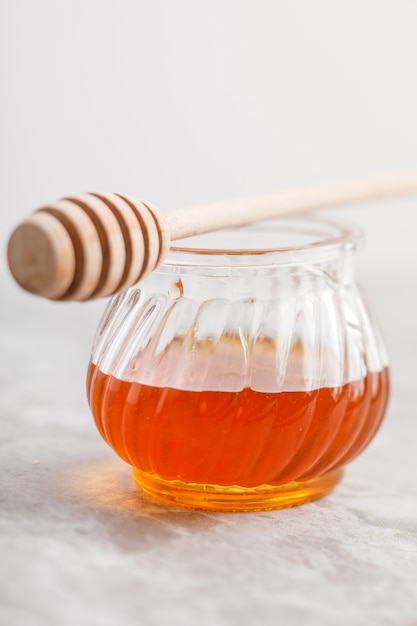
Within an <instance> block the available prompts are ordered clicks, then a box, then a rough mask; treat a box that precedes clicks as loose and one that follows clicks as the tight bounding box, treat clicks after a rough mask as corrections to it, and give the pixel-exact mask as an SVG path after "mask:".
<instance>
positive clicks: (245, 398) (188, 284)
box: [87, 217, 389, 511]
mask: <svg viewBox="0 0 417 626" xmlns="http://www.w3.org/2000/svg"><path fill="white" fill-rule="evenodd" d="M361 240H362V236H361V233H359V232H358V231H357V230H356V229H355V228H353V229H352V228H347V227H344V226H341V225H338V224H335V223H332V222H329V221H327V220H323V219H319V218H317V217H309V218H305V217H296V218H288V219H279V220H274V221H270V222H263V223H256V224H253V225H251V226H248V227H244V228H239V229H235V230H228V231H223V232H221V233H213V234H210V235H204V236H203V237H200V238H198V241H192V240H187V247H183V246H181V247H179V246H177V247H173V248H171V251H170V253H169V255H168V258H167V259H166V261H165V262H164V263H163V264H162V265H161V266H160V267H159V268H158V269H157V270H155V271H154V272H153V273H152V274H150V275H149V276H148V277H147V278H146V279H144V280H143V281H142V282H141V283H139V284H138V285H137V286H135V287H133V288H131V289H129V290H128V291H126V292H125V293H122V294H119V295H117V296H115V297H113V298H112V299H111V301H110V302H109V304H108V306H107V309H106V311H105V313H104V316H103V318H102V321H101V323H100V326H99V328H98V331H97V335H96V338H95V342H94V346H93V350H92V355H91V362H90V365H89V370H88V380H87V390H88V398H89V402H90V406H91V410H92V413H93V416H94V419H95V422H96V425H97V428H98V430H99V432H100V434H101V435H102V437H103V438H104V440H105V441H106V442H107V443H108V444H109V445H110V446H111V447H112V448H113V449H114V450H115V452H116V453H117V454H118V455H119V456H120V457H121V458H122V459H124V460H125V461H126V462H127V463H129V464H130V465H131V466H133V476H134V478H135V480H136V481H137V483H138V484H139V485H140V487H141V488H142V489H143V490H144V491H145V492H146V493H148V494H150V495H151V496H153V497H155V498H157V499H159V500H162V501H164V502H166V503H170V504H174V505H177V506H183V507H192V508H199V509H210V510H224V511H250V510H265V509H275V508H281V507H287V506H293V505H296V504H301V503H303V502H308V501H311V500H314V499H316V498H318V497H320V496H323V495H324V494H326V493H328V492H329V491H330V490H331V489H332V488H333V487H334V486H335V485H336V484H337V483H338V482H339V480H340V479H341V476H342V468H343V466H344V465H345V464H346V463H348V462H349V461H351V460H352V459H353V458H354V457H356V456H357V455H358V454H359V453H360V452H361V451H362V450H363V449H364V448H365V447H366V446H367V445H368V443H369V442H370V441H371V439H372V438H373V436H374V435H375V433H376V431H377V429H378V427H379V425H380V423H381V420H382V418H383V415H384V412H385V409H386V405H387V399H388V388H389V381H388V369H387V357H386V352H385V349H384V345H383V342H382V340H381V337H380V333H379V331H378V328H377V325H376V323H375V320H374V318H373V316H372V315H371V313H370V311H369V309H368V307H367V306H366V305H365V302H364V300H363V297H362V295H361V293H360V290H359V289H358V287H357V285H356V283H355V280H354V275H353V267H352V265H353V264H352V257H353V253H354V252H355V251H356V250H357V248H358V246H359V244H360V242H361Z"/></svg>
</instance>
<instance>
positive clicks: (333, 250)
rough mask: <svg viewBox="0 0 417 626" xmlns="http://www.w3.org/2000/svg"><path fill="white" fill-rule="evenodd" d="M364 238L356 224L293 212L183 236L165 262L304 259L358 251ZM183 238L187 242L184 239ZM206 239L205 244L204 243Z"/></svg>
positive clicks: (166, 263) (317, 258)
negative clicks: (260, 242) (259, 241)
mask: <svg viewBox="0 0 417 626" xmlns="http://www.w3.org/2000/svg"><path fill="white" fill-rule="evenodd" d="M255 235H257V236H258V238H261V239H263V240H265V241H269V242H270V241H274V237H275V236H276V237H277V242H278V241H282V242H283V243H281V244H280V245H264V246H259V245H253V243H252V242H253V241H255ZM222 240H223V241H227V242H228V244H229V242H230V241H233V240H236V241H241V240H248V241H250V242H251V243H250V244H249V245H247V246H246V247H245V246H242V245H241V246H233V245H219V244H218V243H216V244H215V245H213V244H212V245H209V244H210V241H214V242H218V241H222ZM362 241H363V231H362V229H361V228H360V227H358V226H357V225H352V224H346V223H341V222H338V221H334V220H330V219H327V218H323V217H321V216H320V217H318V216H317V215H314V216H308V217H306V216H293V217H280V218H277V219H274V220H267V221H259V222H253V223H252V224H249V225H247V226H242V227H239V228H233V229H225V230H222V231H216V232H213V233H207V234H204V235H199V236H198V237H192V238H189V239H183V240H181V241H180V244H178V243H176V244H175V245H173V246H171V249H170V252H169V254H168V256H167V258H166V259H165V261H164V263H163V264H164V265H189V264H193V265H194V264H195V265H219V264H220V265H227V264H232V265H234V264H236V263H238V264H239V265H240V264H242V263H244V264H245V265H257V264H262V265H270V264H271V263H278V264H285V263H287V262H291V264H293V263H297V262H300V263H303V262H311V261H312V260H316V261H317V260H321V259H327V258H334V257H337V256H340V255H341V254H343V253H345V252H350V251H352V252H353V251H355V250H356V249H357V248H358V247H359V246H360V245H361V243H362ZM183 242H184V243H183ZM201 242H202V243H203V245H202V244H201Z"/></svg>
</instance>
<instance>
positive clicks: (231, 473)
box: [87, 364, 389, 510]
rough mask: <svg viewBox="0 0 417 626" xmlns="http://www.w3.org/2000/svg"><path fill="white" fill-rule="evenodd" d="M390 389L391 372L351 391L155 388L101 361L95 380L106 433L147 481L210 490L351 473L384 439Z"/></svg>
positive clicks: (92, 386) (100, 424) (95, 407)
mask: <svg viewBox="0 0 417 626" xmlns="http://www.w3.org/2000/svg"><path fill="white" fill-rule="evenodd" d="M388 388H389V378H388V371H387V370H386V369H384V370H382V371H380V372H376V373H369V374H368V375H367V376H366V377H365V378H364V379H362V380H357V381H353V382H349V383H346V384H345V385H343V386H341V387H334V388H327V387H323V388H319V389H314V390H312V391H308V392H306V391H282V392H279V393H264V392H258V391H253V390H252V389H250V388H245V389H243V390H242V391H238V392H228V391H183V390H180V389H172V388H162V387H153V386H148V385H144V384H140V383H138V382H127V381H123V380H119V379H118V378H115V377H113V376H109V375H107V374H105V373H103V372H102V371H101V370H100V369H99V368H98V367H97V366H96V365H94V364H90V366H89V372H88V379H87V389H88V397H89V402H90V406H91V409H92V413H93V416H94V419H95V422H96V425H97V428H98V430H99V432H100V433H101V435H102V437H103V439H104V440H105V441H106V442H107V443H108V444H109V445H110V446H111V447H112V448H113V449H114V450H115V451H116V452H117V454H118V455H119V456H120V457H121V458H122V459H124V460H125V461H126V462H127V463H129V464H131V465H132V466H133V467H134V468H137V470H135V471H137V472H138V475H142V476H145V477H146V476H148V477H154V478H155V479H157V480H158V481H168V482H169V481H180V483H181V484H185V485H186V484H191V485H193V486H194V487H193V488H195V486H196V485H200V486H201V488H202V491H203V492H204V489H205V486H207V485H210V486H213V488H214V489H216V488H218V489H219V490H220V491H221V490H222V488H223V487H226V486H231V485H235V486H238V487H239V488H246V489H253V488H255V489H257V488H259V486H264V487H265V486H268V487H274V486H280V485H286V484H288V483H292V482H293V481H297V482H300V483H303V482H306V481H307V482H308V481H311V480H314V479H315V478H317V477H320V476H324V475H326V474H327V473H329V472H331V471H333V470H336V469H337V468H340V467H342V466H343V465H345V464H346V463H347V462H349V461H350V460H352V459H353V458H354V457H355V456H356V455H357V454H359V453H360V452H361V451H362V450H363V449H364V448H365V446H366V445H367V444H368V443H369V442H370V441H371V439H372V438H373V436H374V434H375V433H376V431H377V429H378V427H379V425H380V423H381V421H382V418H383V415H384V412H385V408H386V404H387V399H388ZM168 482H167V484H168ZM318 495H320V494H318ZM318 495H316V496H315V497H318ZM306 499H307V500H308V499H314V493H313V496H312V497H309V498H305V500H306ZM288 505H289V504H285V502H284V503H283V506H288ZM205 508H216V507H205ZM219 508H222V507H219ZM252 508H254V507H252ZM262 508H265V507H262ZM271 508H276V507H275V506H274V507H271ZM242 510H244V507H243V509H242Z"/></svg>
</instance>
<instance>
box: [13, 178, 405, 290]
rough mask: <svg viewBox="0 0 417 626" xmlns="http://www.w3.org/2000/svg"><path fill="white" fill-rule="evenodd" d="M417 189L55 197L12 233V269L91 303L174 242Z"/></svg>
mask: <svg viewBox="0 0 417 626" xmlns="http://www.w3.org/2000/svg"><path fill="white" fill-rule="evenodd" d="M416 191H417V171H411V172H405V173H399V174H394V175H389V176H384V177H377V178H370V179H362V180H354V181H348V182H339V183H331V184H326V185H320V186H314V187H308V188H304V189H293V190H287V191H281V192H278V193H273V194H267V195H261V196H254V197H248V198H242V199H234V200H226V201H223V202H217V203H213V204H207V205H202V206H196V207H190V208H185V209H179V210H176V211H171V212H159V211H158V210H157V209H156V208H155V207H153V206H152V205H151V204H149V203H148V202H144V201H140V200H137V199H135V198H132V197H130V196H127V195H124V194H118V193H85V194H82V195H77V196H72V197H68V198H64V199H61V200H58V201H56V202H53V203H51V204H48V205H45V206H44V207H41V208H40V209H38V210H37V211H35V212H34V213H33V214H32V215H30V216H29V217H28V218H27V219H26V220H25V221H23V222H22V223H21V224H20V225H18V226H17V228H16V229H15V230H14V232H13V233H12V235H11V237H10V240H9V245H8V262H9V267H10V270H11V272H12V274H13V276H14V278H15V280H16V281H17V283H19V285H20V286H21V287H23V288H24V289H26V290H27V291H29V292H31V293H34V294H37V295H40V296H44V297H46V298H50V299H53V300H67V301H68V300H89V299H91V298H98V297H104V296H110V295H113V294H115V293H117V292H119V291H123V290H125V289H127V288H128V287H130V286H131V285H134V284H135V283H137V282H138V281H139V280H140V279H141V278H143V277H144V276H146V274H148V273H149V272H151V271H153V269H155V267H156V266H157V265H158V264H159V263H160V262H161V261H162V260H163V259H164V258H165V256H166V254H167V252H168V250H169V247H170V243H171V241H174V240H177V239H183V238H185V237H191V236H193V235H198V234H202V233H206V232H210V231H215V230H220V229H224V228H229V227H235V226H243V225H246V224H249V223H251V222H254V221H258V220H266V219H270V218H274V217H278V216H281V215H288V214H294V213H300V212H306V211H312V210H314V209H320V208H326V207H331V206H337V205H342V204H351V203H355V202H361V201H366V200H374V199H377V198H383V197H387V196H395V195H401V194H406V193H410V192H416Z"/></svg>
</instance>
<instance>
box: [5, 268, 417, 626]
mask: <svg viewBox="0 0 417 626" xmlns="http://www.w3.org/2000/svg"><path fill="white" fill-rule="evenodd" d="M411 273H414V269H412V272H411ZM374 274H375V276H374V275H373V274H372V273H370V274H369V275H368V276H366V281H367V282H368V290H369V291H370V292H371V294H370V295H371V297H372V299H373V301H374V306H376V308H377V309H378V313H379V318H380V320H381V325H382V328H383V330H384V334H385V336H386V339H387V344H388V349H389V352H390V354H391V362H392V382H393V387H392V396H391V402H390V406H389V410H388V414H387V417H386V420H385V422H384V425H383V427H382V429H381V430H380V432H379V433H378V435H377V437H376V438H375V439H374V441H373V442H372V444H371V445H370V446H369V448H368V449H367V450H366V451H365V452H364V453H363V454H362V456H361V457H360V458H359V459H357V460H356V461H354V462H353V463H352V464H351V465H350V466H349V467H348V468H347V469H346V472H345V477H344V480H343V482H342V483H341V484H340V485H339V486H338V488H337V489H336V490H335V491H334V492H333V493H332V494H331V495H329V496H327V497H326V498H323V499H322V500H320V501H317V502H315V503H311V504H307V505H304V506H302V507H299V508H293V509H287V510H282V511H274V512H271V511H269V512H263V513H251V514H220V513H203V512H192V511H186V510H181V509H174V508H167V507H164V506H162V505H159V504H156V503H153V502H151V501H150V500H147V499H146V498H145V497H143V495H141V493H140V492H139V491H138V489H137V488H136V487H135V485H134V483H133V481H132V479H131V476H130V470H129V468H128V466H127V465H125V464H124V463H123V462H122V461H119V460H118V459H117V458H116V457H115V455H114V453H113V452H112V451H111V450H110V449H109V448H108V447H107V446H106V445H105V444H104V442H103V441H102V440H101V439H100V437H99V435H98V433H97V431H96V429H95V427H94V425H93V423H92V418H91V416H90V413H89V409H88V407H87V403H86V400H85V393H84V378H85V370H86V365H87V361H88V355H89V351H90V346H91V342H92V338H93V335H94V330H95V327H96V325H97V323H98V320H99V318H100V316H101V312H102V310H103V307H104V303H103V302H97V303H92V304H85V305H79V304H68V305H60V304H55V303H50V302H47V301H42V300H40V299H37V298H33V297H31V296H29V295H27V294H25V293H23V292H21V291H20V290H19V289H18V288H17V287H16V286H14V285H13V284H12V283H11V282H10V281H9V280H8V279H7V278H6V279H5V280H4V285H3V287H2V306H1V307H0V346H1V348H0V349H1V357H2V358H1V365H0V385H1V393H0V420H1V429H0V463H1V511H0V554H1V559H0V569H1V579H2V583H1V586H0V623H1V624H2V626H21V625H22V626H23V625H24V626H49V625H55V624H56V625H59V626H67V625H68V626H74V625H75V624H76V625H77V626H83V625H88V626H94V625H95V624H97V625H98V624H100V626H108V625H112V624H119V623H120V624H123V625H124V626H130V625H133V624H135V625H136V624H143V625H144V626H154V625H159V624H161V625H162V624H173V625H177V624H178V625H181V626H188V625H190V626H191V625H194V624H199V625H200V626H211V625H213V626H214V625H216V626H228V625H235V624H236V625H239V626H254V625H258V624H259V625H267V626H269V625H271V626H276V625H277V624H291V625H293V624H296V625H298V624H300V625H316V624H317V625H318V624H320V625H321V626H325V625H329V626H330V625H332V626H333V625H334V624H338V625H339V626H344V625H346V626H348V625H349V626H352V625H355V626H362V625H364V626H365V625H366V626H373V625H375V626H377V625H378V626H384V625H396V626H416V625H417V455H416V445H417V419H416V418H417V411H416V408H417V401H416V397H417V392H416V382H415V372H416V371H417V367H416V365H417V364H416V353H417V346H416V334H415V330H414V325H415V319H416V318H417V306H416V296H415V282H414V284H412V280H411V277H409V278H408V279H406V278H403V279H399V278H398V275H395V274H394V275H392V276H389V275H384V276H380V274H379V273H378V272H374ZM414 279H415V276H414Z"/></svg>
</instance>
